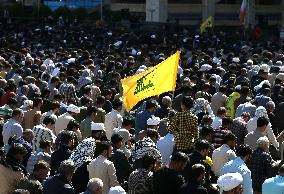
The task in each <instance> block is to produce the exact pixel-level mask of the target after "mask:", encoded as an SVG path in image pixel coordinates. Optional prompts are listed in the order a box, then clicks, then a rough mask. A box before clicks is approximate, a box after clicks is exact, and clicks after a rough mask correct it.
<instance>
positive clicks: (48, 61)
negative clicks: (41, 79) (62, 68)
mask: <svg viewBox="0 0 284 194" xmlns="http://www.w3.org/2000/svg"><path fill="white" fill-rule="evenodd" d="M43 64H45V65H46V66H49V65H52V66H54V62H53V61H52V60H51V59H45V60H44V61H43Z"/></svg>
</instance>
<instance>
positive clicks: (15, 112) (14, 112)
mask: <svg viewBox="0 0 284 194" xmlns="http://www.w3.org/2000/svg"><path fill="white" fill-rule="evenodd" d="M20 114H23V111H22V110H21V109H19V108H16V109H14V110H13V112H12V117H16V116H18V115H20Z"/></svg>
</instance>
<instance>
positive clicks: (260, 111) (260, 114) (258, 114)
mask: <svg viewBox="0 0 284 194" xmlns="http://www.w3.org/2000/svg"><path fill="white" fill-rule="evenodd" d="M255 117H256V118H259V117H265V118H268V114H267V111H266V109H265V108H264V107H263V106H259V107H258V108H257V109H256V110H255Z"/></svg>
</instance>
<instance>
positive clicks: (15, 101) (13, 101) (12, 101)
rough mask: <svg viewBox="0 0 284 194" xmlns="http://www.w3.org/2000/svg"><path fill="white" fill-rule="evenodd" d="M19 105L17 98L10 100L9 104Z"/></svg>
mask: <svg viewBox="0 0 284 194" xmlns="http://www.w3.org/2000/svg"><path fill="white" fill-rule="evenodd" d="M17 103H18V101H17V99H16V98H9V99H8V104H17Z"/></svg>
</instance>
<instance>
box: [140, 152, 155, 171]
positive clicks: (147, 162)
mask: <svg viewBox="0 0 284 194" xmlns="http://www.w3.org/2000/svg"><path fill="white" fill-rule="evenodd" d="M141 161H142V168H145V169H148V168H149V167H150V166H151V165H154V164H155V163H156V161H157V159H156V158H155V157H154V156H151V155H148V154H146V155H144V156H142V158H141Z"/></svg>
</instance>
